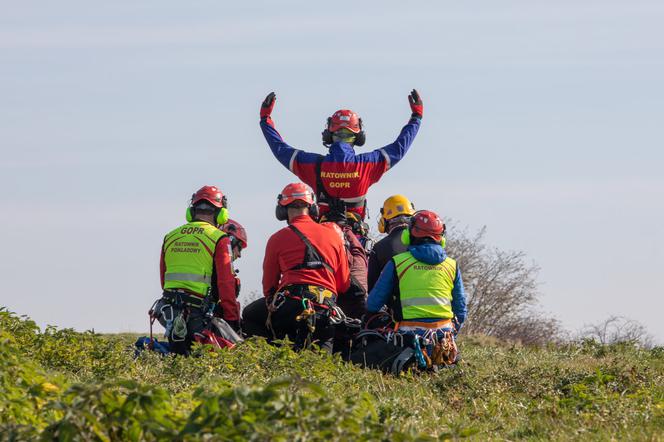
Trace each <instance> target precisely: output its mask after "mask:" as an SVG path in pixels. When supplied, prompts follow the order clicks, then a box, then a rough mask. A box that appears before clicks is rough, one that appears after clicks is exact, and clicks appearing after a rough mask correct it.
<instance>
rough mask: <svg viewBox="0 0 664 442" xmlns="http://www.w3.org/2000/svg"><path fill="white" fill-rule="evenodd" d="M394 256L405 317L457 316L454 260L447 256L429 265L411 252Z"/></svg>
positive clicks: (447, 317) (443, 317) (409, 318)
mask: <svg viewBox="0 0 664 442" xmlns="http://www.w3.org/2000/svg"><path fill="white" fill-rule="evenodd" d="M392 259H393V260H394V264H395V266H396V272H397V276H398V278H399V299H400V302H401V319H402V320H404V321H408V320H414V319H423V318H441V319H449V318H453V317H454V313H452V289H453V288H454V277H455V276H456V266H457V264H456V261H455V260H453V259H452V258H445V260H444V261H443V262H441V263H440V264H427V263H425V262H422V261H418V260H417V259H415V257H413V255H411V253H410V252H405V253H400V254H398V255H396V256H395V257H394V258H392Z"/></svg>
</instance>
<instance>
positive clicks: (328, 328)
mask: <svg viewBox="0 0 664 442" xmlns="http://www.w3.org/2000/svg"><path fill="white" fill-rule="evenodd" d="M303 310H304V309H303V307H302V301H298V300H296V299H291V298H286V299H285V301H284V303H283V304H282V305H281V307H279V309H278V310H277V311H275V312H273V313H272V318H271V320H272V329H273V330H274V334H275V335H276V338H277V339H284V338H285V337H288V339H289V340H291V341H292V342H293V343H294V344H295V345H294V348H295V350H300V349H302V348H304V346H305V344H306V340H307V337H308V335H309V328H308V327H307V322H306V321H298V320H296V319H295V318H296V317H297V316H298V315H299V314H301V313H302V311H303ZM267 315H268V310H267V304H266V303H265V299H262V298H261V299H257V300H256V301H254V302H252V303H251V304H249V305H247V306H246V307H245V308H244V310H243V311H242V328H243V330H244V332H245V333H246V334H247V335H248V336H263V337H265V338H267V339H268V340H272V339H273V337H274V336H273V335H272V331H270V330H268V328H267V327H266V326H265V322H266V321H267ZM311 338H312V341H313V342H314V343H315V344H317V345H318V346H319V347H320V348H322V349H324V350H326V351H328V352H331V351H332V340H333V338H334V325H332V324H330V321H329V318H328V317H327V315H321V314H320V312H318V311H317V312H316V322H315V330H314V332H313V334H312V337H311Z"/></svg>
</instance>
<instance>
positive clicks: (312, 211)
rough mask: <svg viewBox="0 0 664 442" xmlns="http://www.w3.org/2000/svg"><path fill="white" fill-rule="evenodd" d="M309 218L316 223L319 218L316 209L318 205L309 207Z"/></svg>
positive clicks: (318, 211)
mask: <svg viewBox="0 0 664 442" xmlns="http://www.w3.org/2000/svg"><path fill="white" fill-rule="evenodd" d="M309 216H310V217H312V218H313V219H314V220H316V221H318V218H319V217H320V210H319V209H318V204H312V205H310V206H309Z"/></svg>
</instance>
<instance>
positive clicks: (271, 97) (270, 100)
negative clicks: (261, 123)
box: [261, 92, 277, 120]
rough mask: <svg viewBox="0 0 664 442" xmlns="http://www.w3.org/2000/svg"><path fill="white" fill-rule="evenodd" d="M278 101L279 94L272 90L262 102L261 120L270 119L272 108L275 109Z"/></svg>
mask: <svg viewBox="0 0 664 442" xmlns="http://www.w3.org/2000/svg"><path fill="white" fill-rule="evenodd" d="M276 101H277V95H276V94H275V93H274V92H270V93H269V94H267V97H265V100H263V103H262V104H261V120H262V119H263V118H267V119H269V118H270V116H271V115H272V109H274V103H276Z"/></svg>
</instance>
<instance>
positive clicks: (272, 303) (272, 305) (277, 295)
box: [265, 293, 286, 340]
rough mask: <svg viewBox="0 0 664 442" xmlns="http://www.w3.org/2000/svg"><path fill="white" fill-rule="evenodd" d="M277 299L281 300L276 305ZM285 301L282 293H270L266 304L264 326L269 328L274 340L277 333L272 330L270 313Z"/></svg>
mask: <svg viewBox="0 0 664 442" xmlns="http://www.w3.org/2000/svg"><path fill="white" fill-rule="evenodd" d="M279 299H281V302H279V305H277V302H278V301H279ZM285 301H286V298H285V297H284V295H282V294H281V293H275V294H274V295H272V300H271V301H270V302H269V303H268V305H267V319H266V320H265V327H266V328H267V329H268V330H270V332H271V333H272V339H275V340H276V339H277V333H276V332H275V331H274V327H272V313H274V312H276V311H277V310H279V307H281V306H282V305H283V303H284V302H285Z"/></svg>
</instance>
